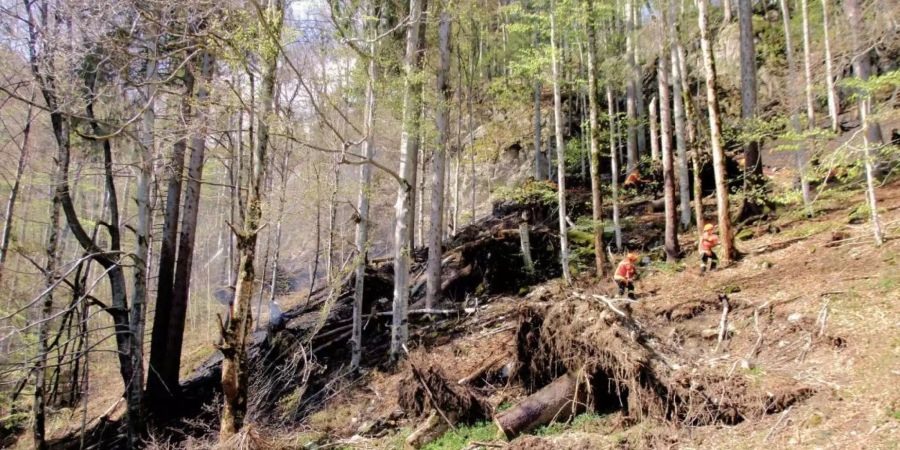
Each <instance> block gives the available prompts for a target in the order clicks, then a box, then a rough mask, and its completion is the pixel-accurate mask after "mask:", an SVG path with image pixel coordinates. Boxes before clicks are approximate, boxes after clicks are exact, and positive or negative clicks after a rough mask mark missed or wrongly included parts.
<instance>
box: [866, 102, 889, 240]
mask: <svg viewBox="0 0 900 450" xmlns="http://www.w3.org/2000/svg"><path fill="white" fill-rule="evenodd" d="M870 101H872V100H871V98H866V99H864V100H863V102H870ZM861 109H862V117H863V128H864V129H865V130H866V133H865V134H864V135H863V158H865V161H864V164H865V168H866V198H867V200H868V202H869V210H870V211H871V215H872V234H873V236H874V237H875V245H876V246H881V245H882V244H883V243H884V230H883V229H882V228H881V218H880V217H879V214H878V199H877V198H876V196H875V174H874V169H873V163H872V159H873V158H872V152H871V150H870V149H869V133H868V128H867V127H869V123H868V122H869V115H868V112H867V107H866V106H863V107H862V108H861Z"/></svg>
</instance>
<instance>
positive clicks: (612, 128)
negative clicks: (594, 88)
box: [606, 83, 622, 251]
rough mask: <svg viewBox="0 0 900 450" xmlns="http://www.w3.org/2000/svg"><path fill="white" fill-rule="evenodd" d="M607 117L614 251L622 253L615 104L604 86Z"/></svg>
mask: <svg viewBox="0 0 900 450" xmlns="http://www.w3.org/2000/svg"><path fill="white" fill-rule="evenodd" d="M606 104H607V109H608V111H607V115H608V116H609V153H610V166H611V167H610V172H612V174H611V175H612V176H611V177H610V179H611V180H612V186H611V187H612V210H613V232H614V233H615V236H616V251H622V225H621V224H620V223H619V152H618V149H617V147H618V145H617V143H616V135H617V133H616V103H615V98H614V97H613V92H612V87H610V85H609V83H607V85H606Z"/></svg>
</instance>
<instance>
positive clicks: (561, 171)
mask: <svg viewBox="0 0 900 450" xmlns="http://www.w3.org/2000/svg"><path fill="white" fill-rule="evenodd" d="M558 50H559V49H558V48H557V41H556V4H555V2H554V1H551V3H550V58H551V63H552V64H551V74H552V77H553V122H554V123H555V125H556V126H555V128H556V131H555V132H554V134H555V135H556V171H557V177H558V179H557V183H556V184H557V185H558V186H559V195H558V201H559V260H560V264H561V265H562V273H563V278H564V279H565V280H566V284H571V283H572V275H571V274H570V273H569V237H568V236H567V234H566V233H567V230H566V154H565V152H566V143H565V139H564V137H563V132H564V130H563V127H564V126H565V125H564V124H563V118H562V94H561V93H560V86H559V85H560V79H559V78H560V77H559V61H558V60H557V58H558V56H557V53H558Z"/></svg>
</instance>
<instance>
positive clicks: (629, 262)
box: [613, 253, 638, 300]
mask: <svg viewBox="0 0 900 450" xmlns="http://www.w3.org/2000/svg"><path fill="white" fill-rule="evenodd" d="M637 260H638V256H637V255H636V254H634V253H629V254H628V255H626V256H625V259H623V260H622V262H620V263H619V266H618V267H616V273H615V274H614V275H613V280H615V282H616V286H618V287H619V296H622V295H624V294H625V291H628V298H630V299H632V300H634V280H635V278H637V267H635V265H634V263H635V261H637Z"/></svg>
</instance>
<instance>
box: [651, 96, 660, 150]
mask: <svg viewBox="0 0 900 450" xmlns="http://www.w3.org/2000/svg"><path fill="white" fill-rule="evenodd" d="M656 104H657V99H656V96H655V95H654V96H653V98H651V99H650V113H649V116H650V159H651V160H653V161H654V162H656V161H659V115H658V114H657V113H656V111H657V106H656Z"/></svg>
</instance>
